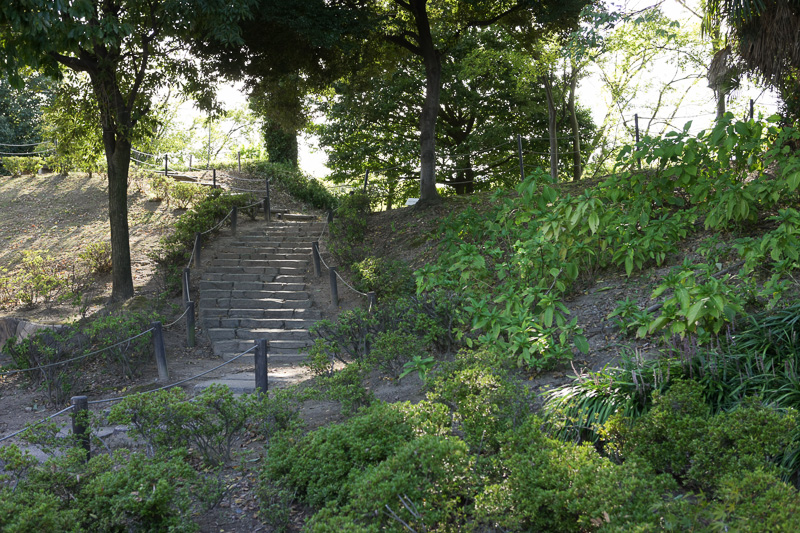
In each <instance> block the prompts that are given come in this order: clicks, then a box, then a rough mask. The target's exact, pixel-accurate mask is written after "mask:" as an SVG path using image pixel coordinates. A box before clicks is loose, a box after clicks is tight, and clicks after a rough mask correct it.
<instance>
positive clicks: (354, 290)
mask: <svg viewBox="0 0 800 533" xmlns="http://www.w3.org/2000/svg"><path fill="white" fill-rule="evenodd" d="M320 257H321V256H320ZM336 277H337V278H339V279H340V280H341V281H342V283H344V284H345V285H347V286H348V287H349V288H350V290H351V291H353V292H355V293H356V294H360V295H361V296H363V297H365V298H368V297H369V295H368V294H367V293H365V292H361V291H359V290H357V289H355V288H353V286H352V285H350V284H349V283H347V281H346V280H345V279H344V278H343V277H342V275H341V274H339V271H338V270H337V271H336Z"/></svg>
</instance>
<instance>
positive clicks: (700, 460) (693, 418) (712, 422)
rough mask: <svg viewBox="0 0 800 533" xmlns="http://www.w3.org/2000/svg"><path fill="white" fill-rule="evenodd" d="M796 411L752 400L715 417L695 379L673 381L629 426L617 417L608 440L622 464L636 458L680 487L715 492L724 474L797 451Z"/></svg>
mask: <svg viewBox="0 0 800 533" xmlns="http://www.w3.org/2000/svg"><path fill="white" fill-rule="evenodd" d="M796 425H797V413H796V412H795V411H794V410H790V411H788V412H780V411H777V410H775V409H770V408H768V407H766V406H764V405H762V404H760V403H758V402H756V401H754V400H749V401H746V402H744V403H743V404H742V405H740V406H738V407H737V408H736V409H734V410H732V411H730V412H725V411H723V412H720V413H717V414H715V415H712V414H711V410H710V409H709V406H708V404H707V402H706V400H705V398H704V397H703V388H702V386H701V385H700V384H698V383H696V382H694V381H676V382H675V383H673V384H672V386H671V387H670V389H669V391H667V392H666V393H665V394H663V395H662V394H661V393H659V392H658V391H656V392H654V393H653V407H652V408H651V409H650V411H648V412H647V413H646V414H645V415H643V416H642V417H640V418H638V419H637V420H635V421H634V422H633V424H632V426H631V427H630V428H628V425H627V424H626V423H625V421H621V420H618V419H614V420H611V421H610V423H609V426H610V427H611V428H613V430H611V431H608V432H607V433H606V436H607V438H608V441H609V445H610V446H612V447H613V448H614V449H615V450H616V451H617V452H618V453H619V456H620V457H621V458H622V459H623V460H624V459H626V458H629V457H640V458H642V459H643V460H645V461H647V462H648V463H649V464H651V465H652V466H653V468H655V470H656V471H658V472H663V473H667V474H670V475H671V476H673V477H674V478H675V480H676V481H677V482H678V483H680V484H681V485H683V486H685V487H688V488H690V489H697V490H702V491H703V492H705V493H709V494H714V491H715V490H716V489H717V486H718V483H719V481H720V479H721V478H722V477H724V476H725V475H726V474H739V473H741V472H747V471H752V470H755V469H757V468H768V467H770V466H772V467H773V468H775V467H776V465H778V464H780V462H781V460H782V459H783V457H784V454H785V453H786V451H787V449H788V448H789V447H790V446H791V447H794V448H796V447H797V443H793V442H792V433H793V429H794V427H795V426H796Z"/></svg>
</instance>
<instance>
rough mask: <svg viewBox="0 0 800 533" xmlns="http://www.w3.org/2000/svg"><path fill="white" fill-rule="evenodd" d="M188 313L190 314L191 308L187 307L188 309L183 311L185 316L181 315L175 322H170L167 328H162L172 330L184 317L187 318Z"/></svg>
mask: <svg viewBox="0 0 800 533" xmlns="http://www.w3.org/2000/svg"><path fill="white" fill-rule="evenodd" d="M188 312H189V307H188V306H187V307H186V309H184V310H183V314H181V316H179V317H178V318H176V319H175V321H174V322H170V323H169V324H167V325H166V326H162V328H163V329H168V328H171V327H172V326H174V325H175V324H177V323H178V322H180V320H181V319H182V318H183V317H185V316H186V313H188Z"/></svg>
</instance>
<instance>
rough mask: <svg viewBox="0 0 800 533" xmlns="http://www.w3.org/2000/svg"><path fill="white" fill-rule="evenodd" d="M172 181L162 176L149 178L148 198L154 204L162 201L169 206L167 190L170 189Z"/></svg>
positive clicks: (154, 175) (157, 175)
mask: <svg viewBox="0 0 800 533" xmlns="http://www.w3.org/2000/svg"><path fill="white" fill-rule="evenodd" d="M172 184H173V180H172V178H170V177H168V176H164V175H163V174H153V175H152V176H150V192H151V195H150V198H149V200H151V201H154V202H160V201H164V202H166V203H167V205H169V190H170V188H171V187H172Z"/></svg>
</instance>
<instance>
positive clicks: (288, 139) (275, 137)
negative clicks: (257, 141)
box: [262, 119, 297, 167]
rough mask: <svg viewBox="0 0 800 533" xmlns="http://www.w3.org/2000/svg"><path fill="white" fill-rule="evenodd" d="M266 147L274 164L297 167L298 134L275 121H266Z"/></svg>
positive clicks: (264, 132)
mask: <svg viewBox="0 0 800 533" xmlns="http://www.w3.org/2000/svg"><path fill="white" fill-rule="evenodd" d="M262 131H263V135H264V145H265V147H266V149H267V157H268V158H269V161H270V162H272V163H288V164H290V165H292V166H293V167H297V132H293V131H286V130H285V129H284V128H283V127H282V126H281V125H280V124H278V123H277V122H275V121H273V120H269V119H265V120H264V126H263V130H262Z"/></svg>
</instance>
